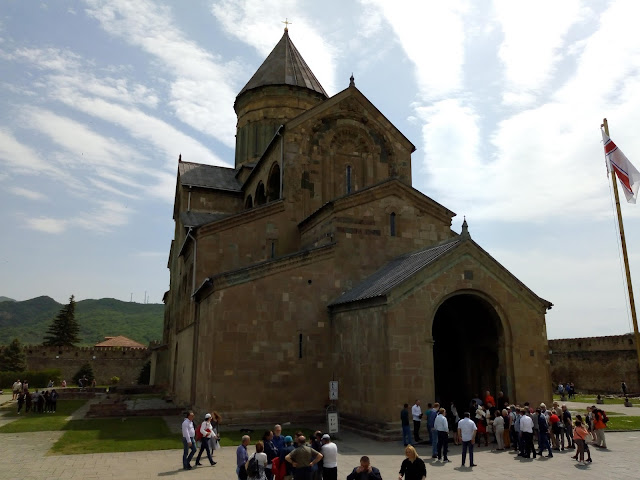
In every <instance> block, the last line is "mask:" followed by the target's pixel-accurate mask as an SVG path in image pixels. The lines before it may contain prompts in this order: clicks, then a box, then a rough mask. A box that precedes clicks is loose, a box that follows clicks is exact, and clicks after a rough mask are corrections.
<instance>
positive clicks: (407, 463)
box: [398, 445, 427, 480]
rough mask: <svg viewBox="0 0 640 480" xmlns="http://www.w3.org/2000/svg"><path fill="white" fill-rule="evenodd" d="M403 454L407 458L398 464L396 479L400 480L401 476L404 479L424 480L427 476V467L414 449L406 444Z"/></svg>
mask: <svg viewBox="0 0 640 480" xmlns="http://www.w3.org/2000/svg"><path fill="white" fill-rule="evenodd" d="M404 454H405V456H406V457H407V458H405V459H404V460H403V461H402V465H400V473H399V474H398V480H402V479H403V477H404V480H425V479H426V478H427V467H426V465H425V464H424V462H423V461H422V459H421V458H420V457H419V456H418V452H416V449H415V448H413V446H411V445H408V446H407V447H406V448H405V449H404Z"/></svg>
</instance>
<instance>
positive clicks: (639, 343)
mask: <svg viewBox="0 0 640 480" xmlns="http://www.w3.org/2000/svg"><path fill="white" fill-rule="evenodd" d="M601 127H604V133H606V134H607V137H608V136H609V123H608V122H607V119H606V118H605V119H603V120H602V125H601ZM607 171H608V172H610V173H611V183H612V184H613V194H614V195H615V198H616V212H617V213H618V226H619V230H620V243H621V244H622V258H623V259H624V271H625V273H626V275H627V288H628V290H629V304H630V306H631V319H632V320H633V333H634V337H635V342H636V354H637V356H638V368H639V369H640V333H638V317H637V316H636V302H635V300H634V299H633V287H632V286H631V270H630V269H629V256H628V255H627V241H626V240H625V236H624V225H623V224H622V212H621V210H620V197H618V182H616V175H615V172H614V171H613V170H612V169H610V168H609V166H608V165H607ZM639 371H640V370H639Z"/></svg>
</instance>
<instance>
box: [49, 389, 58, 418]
mask: <svg viewBox="0 0 640 480" xmlns="http://www.w3.org/2000/svg"><path fill="white" fill-rule="evenodd" d="M58 396H59V395H58V392H56V389H55V388H54V389H53V390H51V395H49V401H50V402H51V413H56V409H57V408H58Z"/></svg>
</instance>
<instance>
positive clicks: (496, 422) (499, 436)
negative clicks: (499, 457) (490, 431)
mask: <svg viewBox="0 0 640 480" xmlns="http://www.w3.org/2000/svg"><path fill="white" fill-rule="evenodd" d="M494 415H495V416H494V419H493V428H494V432H495V434H496V442H498V448H497V449H498V450H504V418H502V414H501V412H500V410H496V411H495V412H494Z"/></svg>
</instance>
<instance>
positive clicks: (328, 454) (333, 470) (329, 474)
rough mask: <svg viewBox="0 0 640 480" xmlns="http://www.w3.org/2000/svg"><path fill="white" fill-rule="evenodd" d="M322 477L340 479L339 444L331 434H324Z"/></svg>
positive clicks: (327, 479)
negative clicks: (332, 439)
mask: <svg viewBox="0 0 640 480" xmlns="http://www.w3.org/2000/svg"><path fill="white" fill-rule="evenodd" d="M321 453H322V455H323V458H322V479H323V480H338V446H337V445H336V444H335V443H333V442H332V441H331V437H330V436H329V434H327V433H325V434H324V435H323V436H322V452H321Z"/></svg>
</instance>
